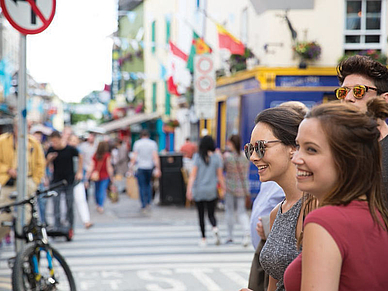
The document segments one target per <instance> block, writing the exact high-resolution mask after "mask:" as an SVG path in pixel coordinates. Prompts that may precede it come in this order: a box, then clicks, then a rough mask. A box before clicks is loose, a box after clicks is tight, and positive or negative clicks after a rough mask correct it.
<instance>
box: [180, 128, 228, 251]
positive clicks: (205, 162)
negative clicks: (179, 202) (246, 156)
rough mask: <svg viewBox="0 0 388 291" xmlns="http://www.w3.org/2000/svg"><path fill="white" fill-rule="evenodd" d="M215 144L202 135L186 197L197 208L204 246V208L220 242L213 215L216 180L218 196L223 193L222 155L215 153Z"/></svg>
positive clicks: (218, 242) (203, 244)
mask: <svg viewBox="0 0 388 291" xmlns="http://www.w3.org/2000/svg"><path fill="white" fill-rule="evenodd" d="M215 149H216V148H215V144H214V140H213V138H212V137H211V136H208V135H206V136H204V137H203V138H202V139H201V140H200V143H199V151H198V153H196V154H194V157H193V160H194V161H193V168H192V170H191V173H190V177H189V181H188V185H187V192H186V197H187V199H188V200H194V201H195V204H196V206H197V210H198V217H199V226H200V228H201V234H202V239H201V240H200V243H199V245H200V246H201V247H204V246H206V244H207V241H206V234H205V208H206V209H207V213H208V217H209V221H210V223H211V225H212V227H213V228H212V230H213V233H214V235H215V238H216V245H219V244H221V240H220V234H219V230H218V227H217V220H216V217H215V209H216V204H217V200H218V191H217V182H218V183H219V185H220V193H219V195H220V198H223V196H224V194H225V182H224V176H223V173H222V168H223V167H222V157H221V156H220V155H219V154H216V153H215Z"/></svg>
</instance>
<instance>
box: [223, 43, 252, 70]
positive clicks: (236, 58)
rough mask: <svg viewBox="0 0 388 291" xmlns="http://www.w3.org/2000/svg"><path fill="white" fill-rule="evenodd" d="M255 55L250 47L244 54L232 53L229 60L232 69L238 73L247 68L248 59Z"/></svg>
mask: <svg viewBox="0 0 388 291" xmlns="http://www.w3.org/2000/svg"><path fill="white" fill-rule="evenodd" d="M253 57H255V55H254V54H253V52H252V51H251V50H250V49H249V48H245V52H244V54H243V55H236V54H232V55H231V56H230V58H229V60H228V63H229V66H230V71H231V72H232V73H236V72H238V71H244V70H246V69H247V60H248V59H249V58H253Z"/></svg>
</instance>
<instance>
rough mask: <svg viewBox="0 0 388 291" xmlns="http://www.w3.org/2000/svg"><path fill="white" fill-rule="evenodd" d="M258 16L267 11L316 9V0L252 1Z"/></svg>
mask: <svg viewBox="0 0 388 291" xmlns="http://www.w3.org/2000/svg"><path fill="white" fill-rule="evenodd" d="M251 3H252V5H253V7H254V8H255V10H256V13H257V14H261V13H263V12H265V11H267V10H293V9H314V0H292V1H284V0H251Z"/></svg>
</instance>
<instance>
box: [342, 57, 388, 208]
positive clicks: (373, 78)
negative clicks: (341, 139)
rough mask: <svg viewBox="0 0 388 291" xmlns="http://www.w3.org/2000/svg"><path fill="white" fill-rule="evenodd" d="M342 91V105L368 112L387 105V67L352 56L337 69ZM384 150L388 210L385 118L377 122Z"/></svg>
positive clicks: (387, 128)
mask: <svg viewBox="0 0 388 291" xmlns="http://www.w3.org/2000/svg"><path fill="white" fill-rule="evenodd" d="M337 73H338V80H339V82H340V84H341V87H340V88H338V89H337V90H336V91H335V93H336V96H337V98H338V99H340V100H342V101H343V102H346V103H350V104H353V105H355V106H357V107H358V108H359V109H360V110H361V111H362V112H366V111H367V106H366V104H367V102H368V101H369V100H370V99H371V98H375V97H380V98H383V99H384V100H385V101H386V102H387V101H388V69H387V67H386V66H384V65H382V64H380V63H379V62H377V61H374V60H372V59H371V58H370V57H367V56H358V55H356V56H352V57H349V58H348V59H346V60H344V61H342V62H341V63H339V65H338V66H337ZM377 122H378V124H379V127H378V128H379V130H380V138H379V141H380V145H381V148H382V164H383V168H382V171H383V178H382V179H383V184H384V192H385V200H386V201H387V206H388V125H387V124H386V122H385V119H384V118H377Z"/></svg>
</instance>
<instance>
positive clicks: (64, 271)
mask: <svg viewBox="0 0 388 291" xmlns="http://www.w3.org/2000/svg"><path fill="white" fill-rule="evenodd" d="M12 290H13V291H29V290H47V291H49V290H58V291H75V290H76V286H75V282H74V278H73V275H72V273H71V271H70V268H69V266H68V265H67V263H66V261H65V259H64V258H63V257H62V255H61V254H60V253H59V252H58V251H57V250H56V249H54V248H53V247H51V246H42V247H41V246H37V245H32V246H29V247H28V248H26V249H25V250H24V251H23V252H20V253H19V254H18V255H17V256H16V259H15V264H14V266H13V270H12Z"/></svg>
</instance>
